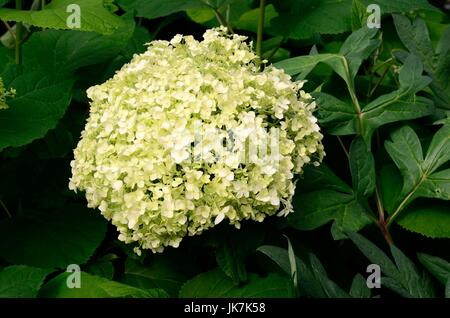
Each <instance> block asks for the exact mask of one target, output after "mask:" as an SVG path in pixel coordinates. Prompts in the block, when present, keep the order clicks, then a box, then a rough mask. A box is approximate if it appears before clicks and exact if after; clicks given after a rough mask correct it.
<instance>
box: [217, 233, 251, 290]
mask: <svg viewBox="0 0 450 318" xmlns="http://www.w3.org/2000/svg"><path fill="white" fill-rule="evenodd" d="M216 260H217V264H218V265H219V267H220V268H221V269H222V270H223V272H224V273H225V274H226V275H227V276H228V277H230V278H231V279H232V280H233V282H234V283H235V284H239V282H245V281H246V280H247V270H246V269H245V262H244V259H243V255H239V253H238V250H236V249H235V247H234V246H232V245H231V244H230V243H229V242H223V243H222V244H220V245H219V246H218V247H217V248H216Z"/></svg>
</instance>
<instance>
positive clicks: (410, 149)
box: [385, 124, 450, 237]
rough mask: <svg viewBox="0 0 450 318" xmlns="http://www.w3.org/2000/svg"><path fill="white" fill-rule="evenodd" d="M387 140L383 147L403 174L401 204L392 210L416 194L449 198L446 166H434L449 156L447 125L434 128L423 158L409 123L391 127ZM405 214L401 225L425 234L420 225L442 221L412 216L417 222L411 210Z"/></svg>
mask: <svg viewBox="0 0 450 318" xmlns="http://www.w3.org/2000/svg"><path fill="white" fill-rule="evenodd" d="M391 140H392V141H386V142H385V147H386V150H387V152H388V153H389V155H390V156H391V158H392V160H393V161H394V162H395V164H396V165H397V167H398V168H399V170H400V172H401V174H402V176H403V187H402V190H401V192H400V196H399V197H400V199H399V200H402V204H400V205H398V207H397V209H396V210H395V211H396V212H400V211H401V210H402V209H403V208H404V207H405V206H406V205H407V204H408V203H410V202H411V201H413V200H414V199H415V198H418V197H426V198H437V199H444V200H449V199H450V191H449V190H450V187H449V183H450V173H449V171H450V170H449V169H446V170H441V171H436V170H438V169H439V167H441V166H442V165H443V164H445V163H446V162H448V161H449V159H450V152H449V151H448V149H450V125H449V124H446V125H444V126H443V127H442V128H441V129H439V131H438V132H436V134H435V135H434V136H433V139H432V141H431V143H430V145H429V146H428V150H427V153H426V155H425V158H424V157H423V151H422V145H421V143H420V140H419V138H418V137H417V135H416V133H415V132H414V130H413V129H412V128H410V127H409V126H404V127H402V128H400V129H397V130H396V131H394V132H393V133H392V134H391ZM395 211H394V213H395ZM409 215H410V217H409V219H404V220H407V222H404V223H403V226H405V227H406V228H408V229H411V230H413V231H417V232H424V234H426V235H429V234H430V233H428V231H423V230H422V231H421V228H423V227H425V228H426V227H430V228H431V227H433V226H437V227H441V226H442V224H439V223H438V224H435V223H434V222H435V221H438V218H434V219H433V221H434V222H431V221H432V219H430V220H429V221H430V222H423V221H424V219H422V218H420V219H417V220H416V221H421V223H420V224H419V223H417V222H412V219H411V217H412V216H413V214H412V213H409ZM423 216H426V214H423ZM438 222H439V221H438ZM431 232H433V231H431ZM442 234H443V236H441V235H439V237H450V230H448V231H447V230H446V229H444V233H442ZM431 236H433V235H431ZM436 236H437V234H436Z"/></svg>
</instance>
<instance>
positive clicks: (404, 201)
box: [386, 175, 426, 228]
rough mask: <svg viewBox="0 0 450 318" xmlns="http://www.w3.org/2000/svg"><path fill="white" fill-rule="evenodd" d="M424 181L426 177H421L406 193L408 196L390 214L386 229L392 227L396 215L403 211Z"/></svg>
mask: <svg viewBox="0 0 450 318" xmlns="http://www.w3.org/2000/svg"><path fill="white" fill-rule="evenodd" d="M425 179H426V176H425V175H424V176H422V178H421V179H420V181H419V182H417V184H416V185H415V186H414V188H413V189H412V190H411V191H410V192H409V193H408V195H407V196H406V197H405V198H404V199H403V200H402V202H401V203H400V204H399V205H398V207H397V209H396V210H395V211H394V213H392V215H391V216H390V217H389V218H388V219H387V221H386V222H387V225H386V226H387V228H389V227H390V226H391V225H392V222H393V221H394V219H395V218H396V217H397V215H398V214H399V213H400V212H401V211H402V210H403V208H404V207H405V205H406V203H408V200H409V199H410V198H411V197H412V196H413V194H414V193H415V192H416V191H417V189H418V188H419V187H420V185H421V184H422V182H423V181H424V180H425Z"/></svg>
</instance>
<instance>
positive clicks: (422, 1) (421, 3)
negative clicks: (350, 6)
mask: <svg viewBox="0 0 450 318" xmlns="http://www.w3.org/2000/svg"><path fill="white" fill-rule="evenodd" d="M361 1H362V2H363V3H364V4H365V5H366V6H368V5H370V4H377V5H379V6H380V9H381V13H382V14H385V13H394V12H411V11H413V10H427V11H439V9H438V8H436V7H434V6H432V5H431V4H430V3H429V2H428V1H427V0H395V1H391V0H361Z"/></svg>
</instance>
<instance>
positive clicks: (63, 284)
mask: <svg viewBox="0 0 450 318" xmlns="http://www.w3.org/2000/svg"><path fill="white" fill-rule="evenodd" d="M75 274H77V273H62V274H60V275H58V276H57V277H55V278H53V279H52V280H50V281H49V282H48V283H47V284H45V285H44V286H43V287H42V289H41V291H40V293H39V296H40V297H46V298H111V297H127V298H130V297H131V298H166V297H167V294H166V293H165V292H164V291H163V290H160V289H140V288H136V287H132V286H128V285H125V284H121V283H118V282H115V281H112V280H109V279H106V278H103V277H98V276H94V275H90V274H88V273H85V272H80V273H79V274H80V275H81V276H80V283H81V286H80V288H69V287H68V286H67V281H71V279H72V276H71V275H75Z"/></svg>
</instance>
